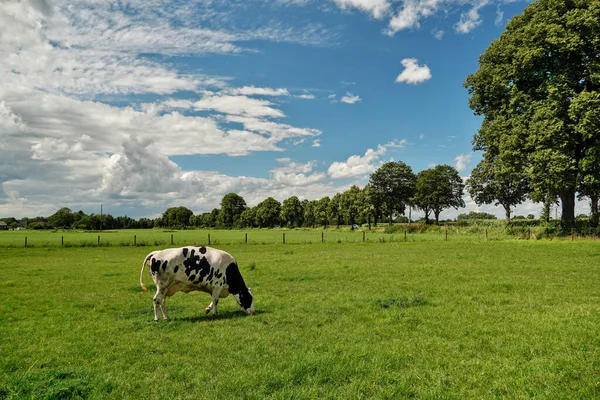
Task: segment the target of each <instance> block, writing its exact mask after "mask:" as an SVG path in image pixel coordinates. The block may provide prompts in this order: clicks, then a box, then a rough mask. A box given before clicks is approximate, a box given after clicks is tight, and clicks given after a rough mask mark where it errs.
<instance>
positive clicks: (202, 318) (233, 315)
mask: <svg viewBox="0 0 600 400" xmlns="http://www.w3.org/2000/svg"><path fill="white" fill-rule="evenodd" d="M262 314H268V311H264V310H260V311H259V310H256V315H254V316H252V315H248V314H246V313H245V312H244V311H241V310H226V311H218V312H217V315H214V316H213V315H211V314H208V315H204V314H201V315H200V314H198V315H190V316H187V317H179V318H178V317H175V318H173V317H171V318H170V319H171V321H174V322H175V321H176V322H211V321H221V320H230V319H237V318H252V317H255V316H257V315H262Z"/></svg>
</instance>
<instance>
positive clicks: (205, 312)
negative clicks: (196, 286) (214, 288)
mask: <svg viewBox="0 0 600 400" xmlns="http://www.w3.org/2000/svg"><path fill="white" fill-rule="evenodd" d="M212 308H213V302H212V301H211V302H210V304H209V305H208V307H206V308H205V309H204V314H208V313H209V312H210V310H212Z"/></svg>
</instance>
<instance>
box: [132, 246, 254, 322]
mask: <svg viewBox="0 0 600 400" xmlns="http://www.w3.org/2000/svg"><path fill="white" fill-rule="evenodd" d="M146 265H147V266H148V269H149V270H150V273H151V274H152V280H154V284H155V285H156V294H155V295H154V320H155V321H158V320H159V312H158V310H159V308H160V311H161V312H162V315H163V318H164V319H169V317H168V315H167V308H166V306H165V297H166V296H173V295H174V294H175V293H177V292H179V291H182V292H184V293H188V292H191V291H194V290H199V291H202V292H206V293H209V294H211V295H212V302H211V303H210V304H209V305H208V307H206V309H205V310H204V312H205V313H206V314H208V313H209V312H210V311H211V310H212V313H213V315H215V314H216V313H217V304H218V302H219V298H223V297H227V296H229V294H230V293H231V294H232V295H233V297H235V299H236V300H237V302H238V304H239V305H240V307H241V308H242V310H244V311H246V313H248V314H251V315H254V314H255V311H254V298H253V297H252V292H251V291H250V288H248V287H246V284H245V283H244V279H243V278H242V274H240V270H239V269H238V266H237V263H236V262H235V259H234V258H233V257H232V256H231V255H230V254H228V253H226V252H224V251H222V250H217V249H213V248H210V247H204V246H202V247H193V246H188V247H181V248H177V249H165V250H158V251H153V252H152V253H150V254H148V255H147V256H146V258H145V259H144V263H143V264H142V270H141V272H140V285H141V286H142V289H144V291H145V292H146V293H148V289H147V288H146V286H145V285H144V283H143V282H142V276H143V274H144V268H145V267H146Z"/></svg>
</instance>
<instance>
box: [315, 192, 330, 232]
mask: <svg viewBox="0 0 600 400" xmlns="http://www.w3.org/2000/svg"><path fill="white" fill-rule="evenodd" d="M330 201H331V199H330V198H329V196H325V197H323V198H321V199H319V200H318V201H317V204H316V205H315V222H316V223H317V224H319V225H323V229H325V228H327V225H329V202H330Z"/></svg>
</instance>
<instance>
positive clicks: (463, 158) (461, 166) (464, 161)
mask: <svg viewBox="0 0 600 400" xmlns="http://www.w3.org/2000/svg"><path fill="white" fill-rule="evenodd" d="M472 158H473V155H472V154H459V155H458V156H456V157H455V158H454V161H456V170H457V171H458V172H461V171H464V170H465V169H467V165H469V163H470V162H471V159H472Z"/></svg>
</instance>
